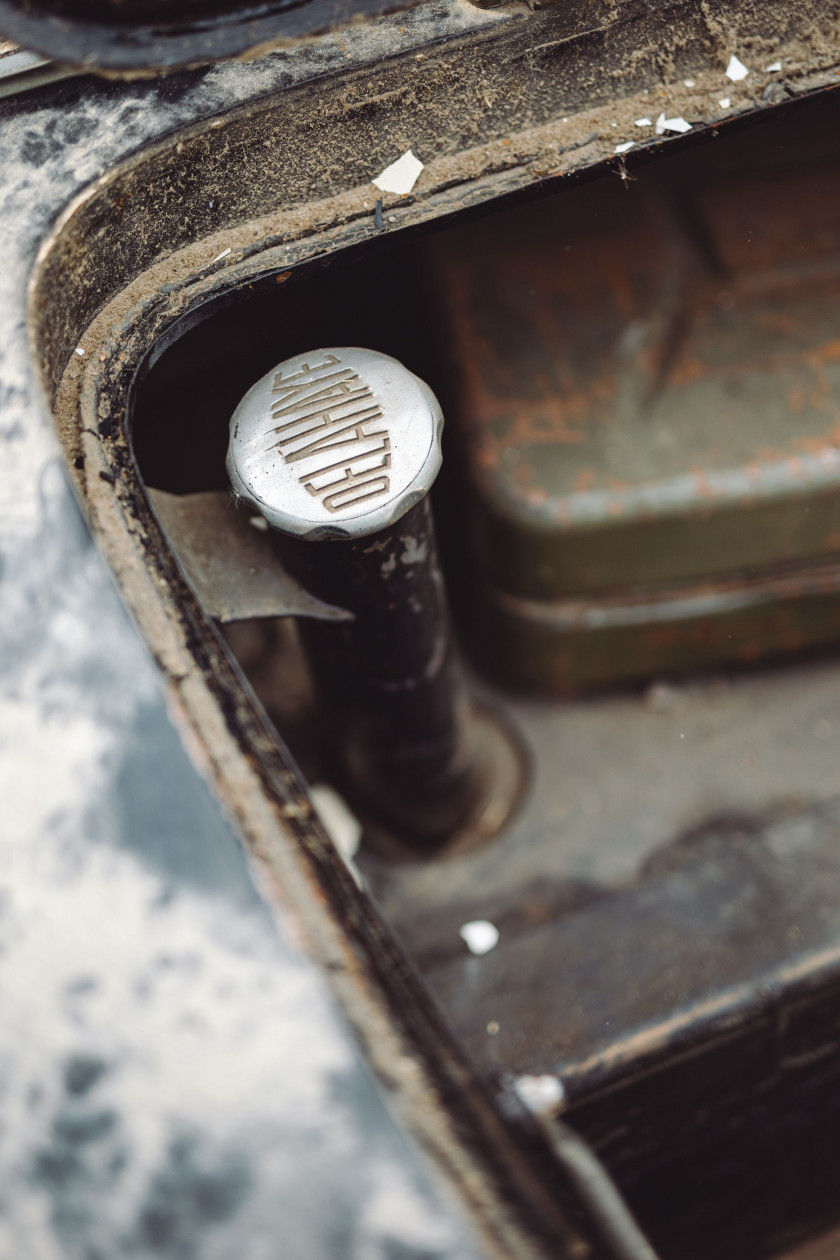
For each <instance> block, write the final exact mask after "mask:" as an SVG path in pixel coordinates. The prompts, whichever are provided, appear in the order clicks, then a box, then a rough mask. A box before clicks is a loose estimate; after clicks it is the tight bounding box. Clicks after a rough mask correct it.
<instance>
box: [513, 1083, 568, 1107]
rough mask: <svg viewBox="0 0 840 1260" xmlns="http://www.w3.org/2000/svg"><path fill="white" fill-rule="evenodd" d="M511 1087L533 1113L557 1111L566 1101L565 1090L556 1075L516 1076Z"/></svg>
mask: <svg viewBox="0 0 840 1260" xmlns="http://www.w3.org/2000/svg"><path fill="white" fill-rule="evenodd" d="M513 1088H514V1092H515V1093H516V1096H517V1097H518V1098H519V1101H520V1102H521V1103H523V1104H524V1105H525V1106H526V1107H527V1108H528V1110H529V1111H532V1112H534V1114H535V1115H545V1114H546V1113H549V1114H551V1113H553V1112H557V1111H559V1110H560V1108H561V1107H562V1106H563V1103H564V1102H565V1101H566V1091H565V1089H564V1088H563V1082H562V1081H561V1080H560V1078H559V1077H558V1076H518V1077H517V1078H516V1080H515V1081H514V1083H513Z"/></svg>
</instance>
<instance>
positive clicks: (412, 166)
mask: <svg viewBox="0 0 840 1260" xmlns="http://www.w3.org/2000/svg"><path fill="white" fill-rule="evenodd" d="M422 169H423V163H422V162H421V161H420V159H419V158H416V157H415V156H414V154H413V153H412V152H411V149H407V150H406V151H405V153H404V154H403V155H402V157H400V158H397V160H396V162H392V163H391V165H390V166H386V167H385V170H384V171H383V172H382V174H381V175H377V177H376V179H373V180H371V183H372V184H374V185H375V186H376V187H377V188H378V189H379V191H380V192H384V193H397V194H399V195H400V196H403V197H404V196H405V195H406V193H410V192H411V190H412V188H413V187H414V185H415V184H416V183H417V177H418V176H419V174H420V172H421V171H422Z"/></svg>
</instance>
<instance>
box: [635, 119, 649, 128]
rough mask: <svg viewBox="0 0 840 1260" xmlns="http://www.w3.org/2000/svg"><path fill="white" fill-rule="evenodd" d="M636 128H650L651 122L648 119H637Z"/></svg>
mask: <svg viewBox="0 0 840 1260" xmlns="http://www.w3.org/2000/svg"><path fill="white" fill-rule="evenodd" d="M636 126H637V127H652V126H653V121H652V119H650V118H637V119H636Z"/></svg>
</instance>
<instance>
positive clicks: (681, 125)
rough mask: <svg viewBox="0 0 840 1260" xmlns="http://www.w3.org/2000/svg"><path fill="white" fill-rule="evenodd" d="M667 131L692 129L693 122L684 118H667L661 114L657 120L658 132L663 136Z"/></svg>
mask: <svg viewBox="0 0 840 1260" xmlns="http://www.w3.org/2000/svg"><path fill="white" fill-rule="evenodd" d="M665 131H691V123H690V122H686V120H685V119H684V118H666V117H665V115H664V114H660V115H659V117H658V118H657V120H656V134H657V135H658V136H661V135H662V134H663V132H665Z"/></svg>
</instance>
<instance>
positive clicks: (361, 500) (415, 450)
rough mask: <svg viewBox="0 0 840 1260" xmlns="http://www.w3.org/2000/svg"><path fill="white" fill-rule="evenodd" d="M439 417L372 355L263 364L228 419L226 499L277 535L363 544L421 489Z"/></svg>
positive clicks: (312, 355) (436, 458) (431, 462)
mask: <svg viewBox="0 0 840 1260" xmlns="http://www.w3.org/2000/svg"><path fill="white" fill-rule="evenodd" d="M442 429H443V414H442V412H441V409H440V406H439V404H438V401H437V399H436V398H435V396H434V394H433V393H432V391H431V390H430V389H429V387H428V385H425V384H424V383H423V381H421V380H420V379H419V378H418V377H416V376H415V375H414V374H413V373H412V372H409V371H408V369H407V368H404V367H403V366H402V364H401V363H398V362H397V360H396V359H392V358H391V357H390V355H387V354H379V353H378V352H377V351H375V350H358V349H329V350H313V351H311V352H309V353H307V354H300V355H296V356H295V357H294V358H293V359H287V360H286V361H285V362H284V363H280V364H278V365H277V367H275V368H272V370H271V371H270V372H268V373H267V374H266V375H265V376H264V377H262V379H261V380H259V381H257V383H256V385H254V386H252V387H251V389H249V390H248V393H247V394H246V395H245V397H244V398H243V399H242V401H241V403H240V404H239V406H238V407H237V408H236V411H235V412H234V413H233V417H232V418H231V422H230V445H229V447H228V456H227V470H228V475H229V476H230V480H231V484H232V486H233V489H234V492H235V493H236V495H237V496H238V497H240V498H242V499H245V500H246V501H247V502H248V503H249V504H251V505H252V506H253V507H254V508H255V509H256V510H257V511H258V512H260V513H261V514H262V516H264V517H265V519H266V521H267V522H268V524H269V525H270V526H271V527H272V528H273V529H276V530H279V531H280V532H281V533H284V534H291V535H294V536H295V537H297V538H306V539H310V540H312V541H313V542H316V541H320V540H324V539H338V538H365V537H367V536H368V535H369V534H375V533H377V532H378V531H379V530H381V529H385V528H386V527H387V526H389V525H392V524H393V523H394V522H395V521H397V520H399V518H400V517H401V516H403V515H404V514H405V513H406V512H407V511H408V509H409V508H410V507H412V506H413V505H414V504H415V503H417V502H418V501H419V500H420V499H422V498H423V496H424V495H425V494H426V493H427V492H428V491H429V489H430V488H431V486H432V483H433V481H434V479H435V477H436V476H437V473H438V470H439V468H440V463H441V448H440V440H441V430H442Z"/></svg>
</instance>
